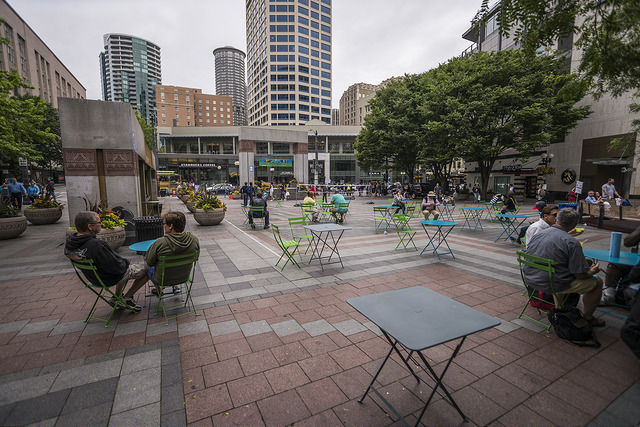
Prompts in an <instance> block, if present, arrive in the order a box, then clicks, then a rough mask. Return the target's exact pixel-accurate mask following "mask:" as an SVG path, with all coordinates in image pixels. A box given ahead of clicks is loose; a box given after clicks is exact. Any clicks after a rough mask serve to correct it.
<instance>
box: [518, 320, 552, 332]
mask: <svg viewBox="0 0 640 427" xmlns="http://www.w3.org/2000/svg"><path fill="white" fill-rule="evenodd" d="M511 323H515V324H516V325H518V326H522V327H523V328H527V329H529V330H530V331H533V332H535V333H538V332H542V331H544V330H546V329H547V328H546V327H545V326H542V325H541V324H539V323H536V322H534V321H532V320H529V319H526V318H522V319H513V320H512V321H511Z"/></svg>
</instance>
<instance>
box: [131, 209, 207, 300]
mask: <svg viewBox="0 0 640 427" xmlns="http://www.w3.org/2000/svg"><path fill="white" fill-rule="evenodd" d="M186 223H187V220H186V218H185V216H184V214H183V213H182V212H167V213H165V214H162V225H163V227H164V236H162V237H160V238H158V239H157V240H156V241H155V242H153V244H152V245H151V246H150V247H149V250H147V254H146V255H145V257H144V260H145V262H146V263H147V265H148V266H149V268H148V269H147V274H148V276H149V279H151V281H152V282H153V283H154V284H155V285H156V289H155V291H156V292H157V293H159V292H160V290H159V289H158V288H157V286H158V285H159V284H163V285H165V286H167V285H175V284H179V283H182V282H184V281H185V280H187V279H188V278H189V274H190V272H191V265H189V264H187V265H181V266H178V267H174V268H171V269H167V270H165V272H164V281H163V278H162V272H161V271H158V270H156V268H155V267H156V266H157V265H158V262H159V261H160V257H161V256H163V255H164V256H172V255H187V254H192V253H194V252H195V251H198V250H200V242H199V241H198V238H197V237H196V236H194V235H193V234H191V233H189V232H188V231H184V227H185V225H186ZM178 291H179V287H178V286H174V287H173V293H174V294H175V293H178ZM156 292H154V293H156Z"/></svg>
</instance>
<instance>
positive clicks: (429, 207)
mask: <svg viewBox="0 0 640 427" xmlns="http://www.w3.org/2000/svg"><path fill="white" fill-rule="evenodd" d="M438 205H439V203H438V200H437V199H436V193H435V192H433V191H429V193H428V194H427V197H425V198H424V199H422V215H424V219H425V220H429V215H431V214H433V220H434V221H435V220H437V219H438V217H439V216H440V214H439V213H438V210H437V209H436V206H438Z"/></svg>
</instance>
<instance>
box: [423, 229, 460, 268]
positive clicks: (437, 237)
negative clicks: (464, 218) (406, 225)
mask: <svg viewBox="0 0 640 427" xmlns="http://www.w3.org/2000/svg"><path fill="white" fill-rule="evenodd" d="M420 224H422V228H424V232H425V233H427V238H428V239H429V243H427V246H425V247H424V249H423V250H422V252H420V255H422V254H423V253H424V251H426V250H427V249H428V248H429V246H432V247H433V253H434V254H436V255H437V256H438V261H441V260H440V255H446V254H451V256H452V257H453V258H455V256H454V255H453V251H452V250H451V248H450V247H449V244H448V243H447V236H448V235H449V233H451V230H453V227H455V226H456V225H458V223H457V222H454V221H441V220H423V221H420ZM430 225H432V226H435V227H437V228H436V231H435V232H434V233H433V235H430V234H429V230H427V226H430ZM443 228H444V231H443V230H442V229H443ZM436 243H437V244H436ZM443 243H444V244H445V245H446V246H447V251H446V252H440V253H438V248H439V247H440V245H442V244H443Z"/></svg>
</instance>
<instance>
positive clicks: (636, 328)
mask: <svg viewBox="0 0 640 427" xmlns="http://www.w3.org/2000/svg"><path fill="white" fill-rule="evenodd" d="M638 295H640V293H639V292H636V294H635V296H634V298H633V300H632V301H631V310H630V311H629V317H627V320H626V321H625V322H624V325H622V328H620V338H622V341H624V343H625V344H626V345H627V347H629V349H630V350H631V351H632V352H633V354H635V355H636V357H638V358H640V297H639V296H638Z"/></svg>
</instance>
